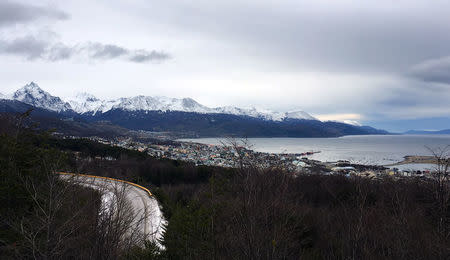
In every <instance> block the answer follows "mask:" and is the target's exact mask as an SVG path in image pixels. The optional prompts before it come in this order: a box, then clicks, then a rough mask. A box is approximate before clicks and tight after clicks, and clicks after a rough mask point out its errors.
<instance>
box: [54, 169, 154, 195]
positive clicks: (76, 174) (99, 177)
mask: <svg viewBox="0 0 450 260" xmlns="http://www.w3.org/2000/svg"><path fill="white" fill-rule="evenodd" d="M57 174H61V175H72V176H85V177H90V178H97V179H106V180H110V181H118V182H122V183H126V184H130V185H132V186H135V187H137V188H139V189H141V190H143V191H145V192H147V194H148V195H149V196H150V197H153V194H152V193H151V192H150V191H149V190H148V189H147V188H145V187H143V186H141V185H139V184H136V183H132V182H129V181H124V180H119V179H114V178H110V177H103V176H96V175H89V174H81V173H69V172H57Z"/></svg>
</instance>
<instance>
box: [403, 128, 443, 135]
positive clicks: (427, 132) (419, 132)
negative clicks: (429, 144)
mask: <svg viewBox="0 0 450 260" xmlns="http://www.w3.org/2000/svg"><path fill="white" fill-rule="evenodd" d="M404 134H407V135H450V129H444V130H436V131H434V130H409V131H407V132H404Z"/></svg>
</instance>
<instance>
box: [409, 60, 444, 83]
mask: <svg viewBox="0 0 450 260" xmlns="http://www.w3.org/2000/svg"><path fill="white" fill-rule="evenodd" d="M410 74H411V75H412V76H414V77H416V78H419V79H421V80H423V81H428V82H437V83H444V84H450V56H445V57H441V58H437V59H430V60H426V61H423V62H421V63H419V64H416V65H414V66H413V67H412V68H411V70H410Z"/></svg>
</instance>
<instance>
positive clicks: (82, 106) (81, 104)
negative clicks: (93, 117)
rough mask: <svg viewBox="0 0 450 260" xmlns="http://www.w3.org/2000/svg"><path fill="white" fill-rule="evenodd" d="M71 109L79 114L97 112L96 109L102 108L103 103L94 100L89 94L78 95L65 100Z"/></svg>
mask: <svg viewBox="0 0 450 260" xmlns="http://www.w3.org/2000/svg"><path fill="white" fill-rule="evenodd" d="M67 102H68V103H69V104H70V106H71V107H72V109H73V110H74V111H75V112H77V113H80V114H83V113H86V112H90V111H93V112H97V110H98V108H99V107H101V106H102V104H103V101H102V100H100V99H98V98H96V97H95V96H94V95H91V94H89V93H84V92H83V93H78V94H77V95H76V96H75V97H73V98H70V99H68V100H67Z"/></svg>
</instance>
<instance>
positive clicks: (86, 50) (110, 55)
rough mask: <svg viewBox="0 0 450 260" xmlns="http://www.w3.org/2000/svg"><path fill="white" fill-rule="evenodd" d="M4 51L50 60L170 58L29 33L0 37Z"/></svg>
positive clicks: (0, 51) (162, 59)
mask: <svg viewBox="0 0 450 260" xmlns="http://www.w3.org/2000/svg"><path fill="white" fill-rule="evenodd" d="M0 54H4V55H13V56H19V57H24V58H25V59H27V60H36V59H41V60H46V61H50V62H55V61H61V60H67V59H70V58H72V57H73V56H75V55H78V56H88V57H89V58H90V59H93V60H112V59H123V60H127V61H131V62H134V63H146V62H150V61H164V60H167V59H169V58H170V56H169V55H168V54H166V53H165V52H159V51H155V50H152V51H147V50H131V49H127V48H124V47H121V46H118V45H114V44H102V43H98V42H94V43H93V42H89V43H86V44H77V45H74V46H69V45H66V44H64V43H61V42H58V43H53V42H49V41H45V40H40V39H38V38H37V37H35V36H31V35H29V36H25V37H21V38H16V39H13V40H1V39H0Z"/></svg>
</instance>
